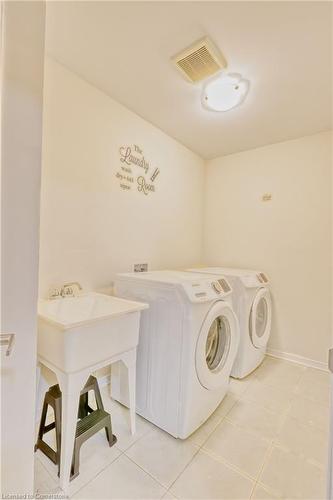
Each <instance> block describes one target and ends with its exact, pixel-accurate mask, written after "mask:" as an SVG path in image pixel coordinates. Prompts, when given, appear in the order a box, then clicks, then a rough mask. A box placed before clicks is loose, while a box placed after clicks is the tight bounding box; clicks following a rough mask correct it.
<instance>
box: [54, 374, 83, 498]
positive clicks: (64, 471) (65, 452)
mask: <svg viewBox="0 0 333 500" xmlns="http://www.w3.org/2000/svg"><path fill="white" fill-rule="evenodd" d="M84 381H85V377H84V378H83V379H82V380H81V378H79V377H78V378H77V379H76V380H70V381H68V380H63V381H62V383H61V381H60V380H59V382H60V388H61V391H62V418H61V420H62V425H61V462H60V487H61V489H62V490H63V492H64V493H65V494H68V492H69V491H68V490H69V482H70V474H71V466H72V458H73V450H74V440H75V433H76V424H77V413H78V406H79V399H80V392H81V389H82V386H83V384H84Z"/></svg>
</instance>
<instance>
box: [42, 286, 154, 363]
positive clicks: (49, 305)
mask: <svg viewBox="0 0 333 500" xmlns="http://www.w3.org/2000/svg"><path fill="white" fill-rule="evenodd" d="M147 308H148V304H144V303H141V302H134V301H131V300H125V299H120V298H118V297H113V296H109V295H103V294H100V293H85V294H80V295H79V296H77V297H71V298H63V299H54V300H41V301H39V303H38V355H39V356H40V357H41V358H43V359H45V360H46V361H48V362H50V363H52V364H53V365H55V366H56V367H57V368H59V369H60V370H62V371H63V372H65V373H72V372H76V371H79V370H82V369H83V368H87V367H89V366H91V365H94V364H97V363H100V362H102V361H103V360H107V359H109V358H111V357H112V356H115V355H116V354H119V353H122V352H126V351H128V350H129V349H133V348H134V347H136V346H137V344H138V341H139V326H140V312H141V311H142V310H144V309H147Z"/></svg>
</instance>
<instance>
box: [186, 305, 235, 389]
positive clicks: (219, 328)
mask: <svg viewBox="0 0 333 500" xmlns="http://www.w3.org/2000/svg"><path fill="white" fill-rule="evenodd" d="M238 343H239V328H238V321H237V318H236V315H235V313H234V311H233V309H232V308H231V306H230V305H229V304H228V303H227V302H224V301H218V302H215V304H214V305H213V307H212V308H211V309H210V311H209V312H208V314H207V316H206V318H205V320H204V322H203V324H202V327H201V330H200V333H199V337H198V341H197V347H196V352H195V365H196V370H197V375H198V379H199V382H200V383H201V385H202V386H203V387H205V388H206V389H217V388H218V387H221V386H223V385H224V384H225V383H226V378H228V377H229V376H230V372H231V369H232V366H233V364H234V361H235V357H236V354H237V349H238Z"/></svg>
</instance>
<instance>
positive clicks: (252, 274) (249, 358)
mask: <svg viewBox="0 0 333 500" xmlns="http://www.w3.org/2000/svg"><path fill="white" fill-rule="evenodd" d="M188 271H190V272H191V273H192V272H197V273H200V275H204V274H210V275H213V276H215V275H219V274H221V275H223V276H226V277H227V279H228V281H229V282H230V284H231V286H232V290H233V307H234V310H235V312H236V314H237V317H238V320H239V331H240V342H239V348H238V353H237V356H236V360H235V364H234V366H233V368H232V371H231V376H232V377H235V378H243V377H246V376H247V375H248V374H249V373H251V372H252V371H253V370H255V369H256V368H257V367H258V366H259V365H260V364H261V362H262V361H263V359H264V357H265V353H266V348H267V343H268V339H269V336H270V333H271V321H272V302H271V296H270V291H269V280H268V277H267V276H266V274H265V273H263V272H260V271H252V270H247V269H232V268H225V267H208V268H197V269H189V270H188Z"/></svg>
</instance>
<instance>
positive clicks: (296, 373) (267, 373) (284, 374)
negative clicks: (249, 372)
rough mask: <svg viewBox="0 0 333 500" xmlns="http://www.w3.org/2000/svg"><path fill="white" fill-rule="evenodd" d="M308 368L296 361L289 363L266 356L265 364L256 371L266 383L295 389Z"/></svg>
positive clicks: (281, 387)
mask: <svg viewBox="0 0 333 500" xmlns="http://www.w3.org/2000/svg"><path fill="white" fill-rule="evenodd" d="M305 370H306V368H304V367H303V366H301V365H296V364H295V363H288V362H287V361H282V360H279V359H276V358H272V357H266V359H265V361H264V362H263V364H262V365H261V366H260V367H259V368H258V369H257V370H256V371H255V372H254V374H255V376H256V378H257V379H258V380H259V381H260V382H263V383H265V384H266V385H272V386H276V387H279V388H280V389H286V390H288V391H290V390H294V388H295V387H296V386H297V384H298V383H299V381H300V379H301V377H302V376H303V374H304V372H305Z"/></svg>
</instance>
